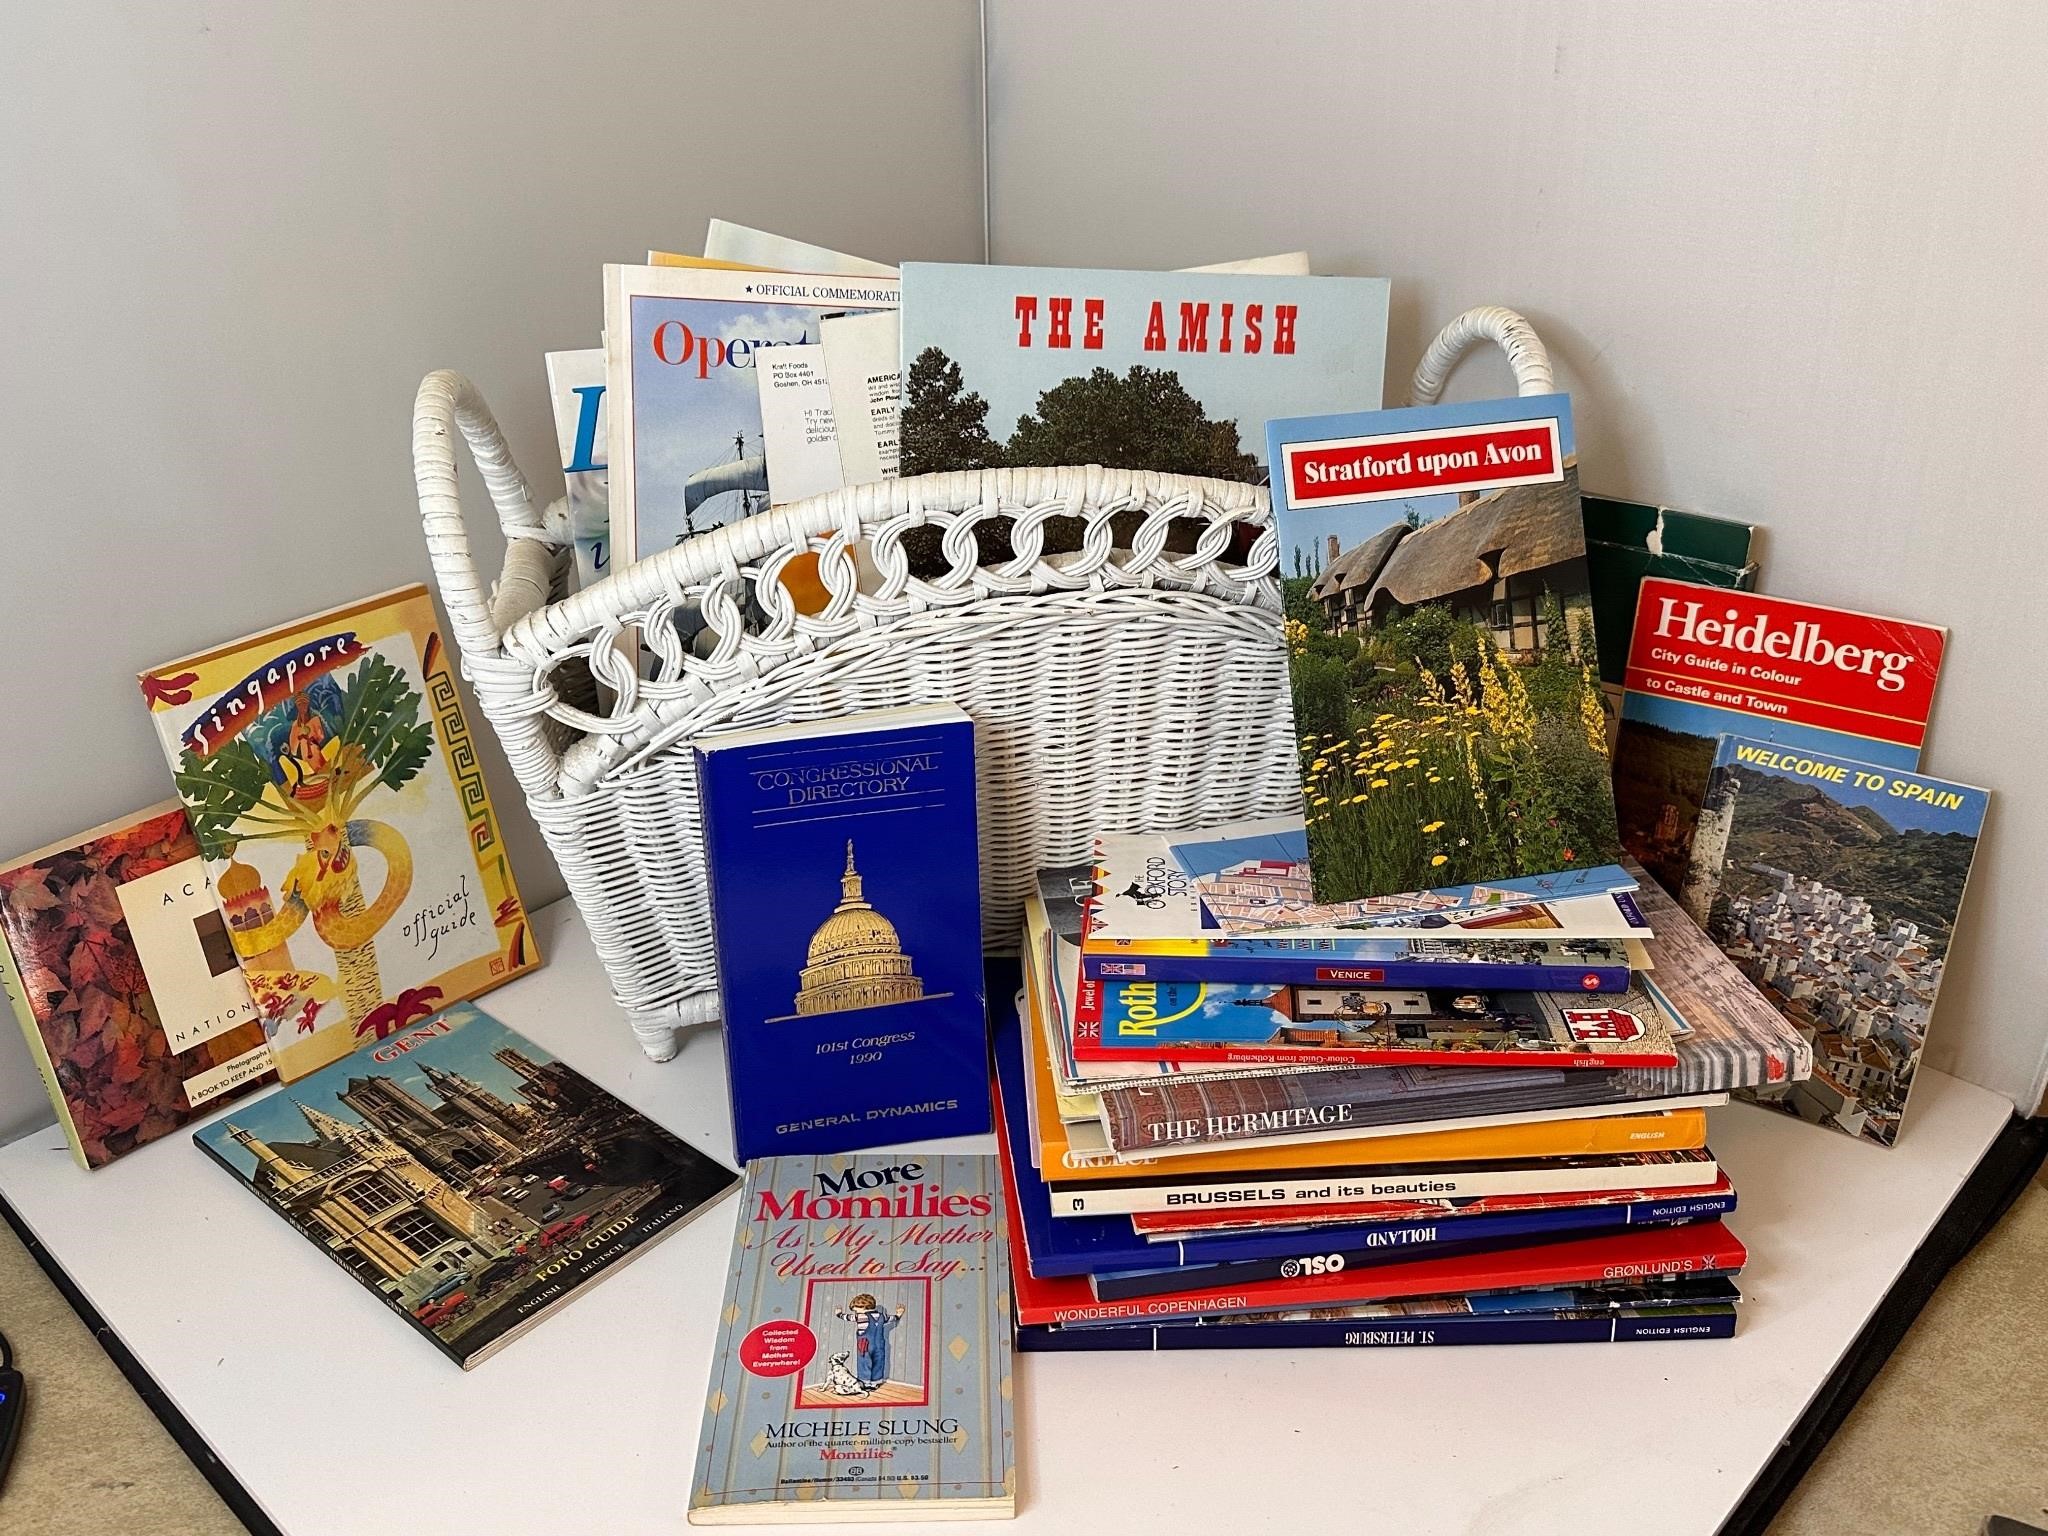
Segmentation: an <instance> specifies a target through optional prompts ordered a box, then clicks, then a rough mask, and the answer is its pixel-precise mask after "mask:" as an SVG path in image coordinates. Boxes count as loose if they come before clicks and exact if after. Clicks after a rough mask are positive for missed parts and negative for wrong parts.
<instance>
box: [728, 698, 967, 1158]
mask: <svg viewBox="0 0 2048 1536" xmlns="http://www.w3.org/2000/svg"><path fill="white" fill-rule="evenodd" d="M697 774H698V782H699V790H700V793H701V795H702V799H703V804H704V848H705V859H706V864H707V866H708V872H709V877H710V885H711V908H712V920H713V923H714V924H715V926H716V930H717V942H718V969H719V989H720V993H721V996H722V1000H723V1004H724V1016H725V1033H726V1062H727V1067H728V1071H729V1074H730V1079H731V1083H732V1109H733V1138H734V1142H735V1146H736V1150H737V1152H738V1154H739V1156H740V1157H741V1158H742V1159H743V1160H744V1159H752V1158H756V1157H769V1156H781V1155H785V1154H789V1153H799V1152H844V1151H850V1150H853V1149H855V1148H860V1147H874V1146H884V1145H888V1144H891V1143H894V1142H901V1141H916V1140H925V1139H929V1138H932V1137H938V1136H967V1135H974V1134H977V1133H979V1132H982V1131H986V1130H987V1129H988V1127H989V1097H988V1082H987V1071H986V1050H987V1045H986V1041H987V1019H986V1014H985V1012H984V1005H983V994H982V971H981V881H980V860H979V858H978V856H977V851H976V841H975V812H974V726H973V722H972V721H970V720H969V719H968V717H967V716H966V715H965V714H964V713H963V712H962V711H960V710H958V709H956V708H954V707H952V706H950V705H933V706H929V707H924V706H918V707H912V708H907V709H893V710H877V711H873V712H871V713H867V714H862V715H851V716H847V717H845V718H843V719H840V720H835V721H824V722H810V723H806V724H801V725H792V726H786V727H768V728H764V729H760V730H748V731H735V732H730V733H724V734H720V735H716V736H707V737H704V738H702V739H701V740H699V741H698V743H697Z"/></svg>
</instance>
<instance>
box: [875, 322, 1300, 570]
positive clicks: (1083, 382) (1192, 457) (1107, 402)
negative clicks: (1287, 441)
mask: <svg viewBox="0 0 2048 1536" xmlns="http://www.w3.org/2000/svg"><path fill="white" fill-rule="evenodd" d="M988 409H989V407H988V402H987V401H986V400H985V399H983V398H982V397H981V396H980V395H979V394H977V393H975V392H974V391H972V390H970V389H968V387H967V383H966V380H965V378H964V377H963V376H962V374H961V371H960V365H959V364H958V363H956V362H955V361H953V359H952V358H950V357H948V356H947V355H946V354H945V353H944V352H943V351H942V350H940V349H939V348H938V347H926V348H925V349H924V350H923V351H921V352H920V353H918V355H917V356H916V357H915V358H914V359H912V361H911V364H910V370H909V377H908V379H907V381H906V389H905V395H904V402H903V429H902V430H903V450H902V451H903V473H904V474H906V475H918V474H924V473H925V472H927V471H930V470H941V469H996V468H1000V467H1003V466H1005V465H1008V466H1012V467H1023V466H1030V465H1054V464H1100V465H1102V466H1104V467H1105V468H1108V469H1151V470H1158V471H1161V472H1163V473H1167V474H1177V475H1206V476H1209V477H1210V478H1212V479H1217V480H1242V481H1248V482H1250V483H1251V484H1254V485H1256V484H1258V483H1259V482H1260V481H1261V480H1263V479H1264V478H1265V470H1264V469H1263V468H1262V467H1261V466H1260V464H1259V461H1258V459H1257V458H1256V457H1254V456H1253V455H1252V454H1249V453H1246V452H1245V451H1244V449H1243V448H1242V447H1241V446H1240V442H1241V436H1240V433H1239V430H1238V424H1237V423H1236V422H1235V421H1233V420H1230V419H1228V418H1225V419H1222V420H1211V419H1210V417H1209V413H1208V412H1207V411H1206V410H1205V409H1204V408H1203V406H1202V402H1201V401H1199V400H1197V399H1196V398H1195V397H1194V396H1193V395H1191V394H1189V393H1188V391H1187V389H1186V387H1185V386H1184V385H1183V384H1182V383H1181V379H1180V375H1179V374H1177V373H1176V372H1174V371H1173V370H1172V369H1171V368H1146V367H1143V366H1141V365H1139V364H1135V363H1134V364H1132V366H1131V367H1130V369H1129V370H1128V371H1127V372H1125V373H1124V374H1122V375H1118V374H1116V373H1114V372H1112V371H1111V370H1110V369H1108V368H1095V369H1091V370H1090V371H1089V372H1087V373H1085V374H1076V375H1074V376H1073V377H1071V378H1065V379H1062V380H1060V381H1059V382H1058V383H1057V384H1054V385H1053V386H1052V387H1051V388H1049V389H1047V390H1045V391H1043V392H1042V393H1041V394H1040V395H1039V396H1038V403H1037V408H1036V409H1035V410H1034V411H1031V412H1028V413H1026V414H1025V415H1022V416H1019V417H1018V418H1017V424H1016V426H1015V428H1014V429H1013V430H1012V432H1011V433H1010V436H1009V438H1008V439H1007V440H1006V441H1002V442H998V441H996V439H995V438H993V437H991V436H990V435H989V430H988ZM1073 547H1074V548H1076V549H1078V548H1080V544H1079V542H1078V539H1077V540H1076V542H1075V543H1074V545H1073Z"/></svg>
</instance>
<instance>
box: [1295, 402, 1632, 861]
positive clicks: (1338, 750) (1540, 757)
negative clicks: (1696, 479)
mask: <svg viewBox="0 0 2048 1536" xmlns="http://www.w3.org/2000/svg"><path fill="white" fill-rule="evenodd" d="M1566 430H1567V431H1568V430H1569V428H1568V427H1567V428H1566ZM1567 452H1569V450H1567ZM1575 475H1576V471H1575V469H1572V468H1569V467H1568V468H1567V472H1566V475H1565V478H1564V479H1563V480H1562V481H1552V482H1540V483H1533V484H1530V485H1524V486H1509V487H1500V488H1497V489H1494V490H1490V491H1483V492H1480V493H1478V494H1476V495H1468V496H1466V497H1464V498H1463V499H1460V498H1458V497H1456V496H1435V495H1425V496H1420V497H1416V498H1413V499H1411V500H1409V501H1407V502H1405V503H1403V504H1402V505H1401V506H1399V507H1387V508H1379V509H1363V508H1360V509H1353V508H1345V509H1342V510H1341V511H1339V510H1338V509H1335V508H1330V509H1318V517H1319V518H1322V519H1324V521H1322V522H1318V524H1317V532H1316V534H1315V537H1314V540H1313V544H1311V542H1310V540H1309V538H1308V536H1307V534H1306V533H1305V532H1303V533H1301V534H1300V535H1299V536H1298V541H1297V542H1296V543H1295V544H1294V546H1293V547H1292V549H1291V550H1290V553H1291V554H1293V555H1294V556H1296V560H1295V566H1296V574H1295V576H1294V578H1292V579H1284V580H1283V587H1284V591H1283V597H1284V600H1285V602H1284V611H1285V615H1286V617H1287V618H1288V619H1289V620H1291V621H1293V622H1295V623H1299V624H1300V625H1301V626H1302V627H1303V630H1304V632H1305V633H1304V635H1303V636H1302V637H1300V642H1299V644H1298V645H1297V644H1296V643H1295V642H1296V639H1297V637H1296V634H1295V631H1294V629H1293V628H1292V626H1291V625H1290V627H1289V630H1288V635H1289V641H1290V650H1291V651H1292V652H1293V658H1292V660H1291V662H1290V670H1289V678H1290V682H1291V685H1292V688H1291V702H1292V704H1293V706H1294V710H1295V721H1296V723H1297V725H1298V727H1299V728H1300V732H1301V740H1300V747H1301V758H1300V761H1301V763H1302V766H1303V778H1304V781H1305V785H1306V794H1307V795H1309V796H1313V797H1315V800H1316V802H1317V803H1316V805H1315V807H1314V810H1313V812H1312V814H1313V816H1314V818H1315V821H1314V825H1313V827H1312V830H1311V832H1310V836H1309V860H1308V861H1309V866H1310V869H1311V871H1312V872H1313V875H1314V884H1315V895H1316V897H1317V899H1319V900H1325V901H1344V900H1350V899H1355V898H1357V897H1360V896H1368V895H1382V894H1388V893H1391V892H1395V891H1404V890H1416V889H1420V888H1423V887H1425V886H1440V885H1448V884H1465V883H1483V882H1487V881H1493V880H1499V879H1505V878H1510V877H1514V876H1521V875H1534V874H1544V873H1548V872H1551V871H1555V870H1560V869H1565V868H1567V867H1584V866H1585V865H1586V864H1589V863H1605V862H1610V861H1612V859H1613V858H1615V857H1616V856H1617V855H1618V852H1619V849H1618V846H1617V838H1616V833H1615V829H1614V824H1613V810H1612V799H1611V792H1610V791H1609V790H1608V779H1609V772H1608V763H1607V753H1606V740H1605V736H1606V727H1607V721H1606V718H1605V707H1604V702H1603V695H1602V693H1601V691H1600V683H1599V673H1598V669H1597V657H1596V655H1595V653H1594V650H1593V639H1594V636H1593V621H1592V608H1591V601H1590V596H1589V594H1588V592H1587V589H1586V574H1585V555H1584V528H1583V523H1582V521H1581V519H1580V516H1579V501H1578V494H1577V486H1576V483H1575ZM1275 500H1276V502H1277V501H1279V500H1280V496H1279V494H1278V493H1277V489H1276V495H1275ZM1297 510H1298V509H1297ZM1293 515H1295V513H1291V512H1289V511H1287V510H1285V509H1282V510H1281V512H1280V520H1281V521H1282V522H1283V523H1285V522H1286V520H1287V519H1288V518H1289V517H1291V516H1293ZM1398 518H1405V523H1401V522H1395V521H1391V520H1392V519H1398ZM1326 523H1327V526H1326ZM1332 534H1334V538H1332V537H1330V535H1332ZM1281 537H1282V541H1283V543H1286V542H1287V541H1288V540H1290V539H1297V534H1296V533H1293V532H1290V531H1288V530H1287V529H1286V528H1284V527H1283V529H1282V530H1281ZM1346 544H1348V546H1349V547H1348V548H1347V547H1345V546H1346Z"/></svg>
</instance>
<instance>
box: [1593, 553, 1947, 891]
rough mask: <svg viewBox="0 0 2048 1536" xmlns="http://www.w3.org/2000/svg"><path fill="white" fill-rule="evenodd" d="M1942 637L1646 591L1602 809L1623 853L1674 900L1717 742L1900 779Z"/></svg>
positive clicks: (1720, 598) (1670, 588) (1812, 610)
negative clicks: (1611, 798)
mask: <svg viewBox="0 0 2048 1536" xmlns="http://www.w3.org/2000/svg"><path fill="white" fill-rule="evenodd" d="M1946 638H1947V631H1946V630H1942V629H1937V628H1935V627H1934V626H1933V625H1929V624H1913V623H1908V622H1907V621H1905V620H1903V619H1886V618H1878V617H1875V616H1873V615H1871V614H1867V613H1852V612H1850V611H1849V610H1847V609H1844V608H1821V607H1816V606H1815V605H1813V604H1811V603H1795V602H1792V601H1790V600H1789V599H1786V598H1782V597H1767V596H1764V595H1763V594H1761V593H1756V592H1737V591H1729V590H1725V589H1721V588H1716V587H1707V586H1696V585H1694V584H1692V583H1690V582H1683V581H1668V580H1665V579H1663V578H1660V577H1652V578H1650V579H1649V580H1647V581H1645V582H1644V583H1643V586H1642V593H1641V596H1640V598H1639V600H1638V602H1637V604H1636V617H1635V632H1634V635H1633V637H1632V639H1631V641H1630V643H1629V656H1628V672H1627V675H1626V679H1625V687H1626V692H1625V693H1624V695H1623V698H1622V706H1621V731H1620V735H1619V736H1618V737H1617V738H1616V741H1615V747H1614V795H1615V805H1616V809H1617V810H1618V811H1619V813H1620V817H1621V835H1622V840H1623V841H1624V842H1625V843H1626V844H1627V845H1628V850H1629V852H1630V853H1632V854H1634V855H1635V856H1636V858H1637V859H1639V860H1640V861H1641V862H1642V863H1643V865H1644V866H1645V867H1646V868H1647V869H1648V870H1649V871H1650V873H1651V874H1652V875H1654V876H1655V877H1656V878H1657V880H1658V881H1659V883H1661V884H1662V885H1663V886H1664V888H1665V889H1666V890H1667V891H1670V892H1672V893H1673V894H1674V895H1676V894H1677V893H1678V892H1679V891H1680V890H1681V889H1682V888H1683V886H1684V883H1685V869H1686V864H1687V862H1688V860H1689V858H1690V855H1691V850H1692V843H1693V827H1694V823H1695V821H1696V819H1697V818H1698V816H1699V808H1700V800H1701V797H1702V796H1703V795H1704V794H1705V793H1706V788H1707V775H1708V773H1709V771H1710V770H1711V769H1712V767H1713V762H1714V753H1715V750H1716V747H1717V744H1718V742H1719V739H1720V737H1722V736H1723V735H1729V734H1732V735H1737V736H1749V737H1754V738H1758V739H1761V740H1765V741H1772V742H1776V743H1777V744H1778V745H1779V746H1781V747H1787V748H1792V749H1795V750H1797V751H1801V752H1813V753H1818V754H1822V755H1825V756H1840V757H1847V758H1855V759H1858V760H1860V761H1861V762H1863V763H1865V764H1868V765H1871V766H1874V767H1880V768H1900V769H1904V770H1905V771H1906V772H1908V773H1910V772H1912V771H1913V770H1914V769H1916V768H1918V767H1919V765H1920V744H1921V742H1922V741H1923V740H1924V739H1925V737H1926V735H1927V717H1928V714H1929V712H1930V711H1931V710H1932V708H1933V705H1934V685H1935V681H1936V679H1937V677H1938V676H1939V674H1940V671H1941V653H1942V647H1943V644H1944V642H1945V641H1946Z"/></svg>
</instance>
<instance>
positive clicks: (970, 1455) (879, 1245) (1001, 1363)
mask: <svg viewBox="0 0 2048 1536" xmlns="http://www.w3.org/2000/svg"><path fill="white" fill-rule="evenodd" d="M997 1177H998V1175H997V1173H996V1160H995V1159H994V1158H993V1157H932V1156H925V1155H922V1154H915V1153H913V1154H910V1155H908V1156H895V1157H873V1156H870V1157H774V1158H765V1159H763V1160H762V1161H760V1162H757V1163H754V1164H752V1165H751V1166H750V1167H749V1168H748V1169H747V1182H746V1188H745V1190H744V1191H743V1192H742V1194H741V1197H740V1199H741V1209H740V1218H739V1233H738V1236H737V1238H736V1239H735V1241H734V1248H733V1266H732V1279H731V1280H730V1281H728V1282H727V1284H726V1291H725V1305H724V1306H723V1307H722V1308H721V1309H720V1311H719V1319H720V1322H719V1331H718V1342H717V1344H716V1345H715V1346H714V1347H713V1350H712V1356H711V1361H712V1363H711V1383H710V1386H709V1388H708V1389H707V1392H706V1406H705V1413H704V1433H703V1439H702V1442H701V1444H700V1445H699V1447H698V1450H697V1459H696V1465H695V1467H694V1469H693V1472H692V1476H691V1492H690V1508H689V1519H690V1522H691V1523H692V1524H693V1525H728V1524H730V1525H755V1524H772V1523H785V1522H799V1521H800V1522H804V1523H811V1522H819V1523H825V1522H835V1521H874V1520H883V1519H888V1520H972V1519H1005V1518H1007V1517H1009V1516H1010V1515H1011V1514H1012V1513H1014V1512H1015V1501H1016V1494H1017V1442H1016V1436H1015V1431H1014V1426H1013V1424H1012V1420H1011V1411H1010V1405H1011V1399H1012V1388H1011V1382H1010V1307H1009V1300H1010V1296H1009V1289H1010V1278H1009V1267H1010V1260H1009V1243H1008V1239H1007V1235H1006V1230H1005V1224H1004V1218H1003V1209H1002V1199H1001V1196H1000V1194H999V1193H998V1190H997Z"/></svg>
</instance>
